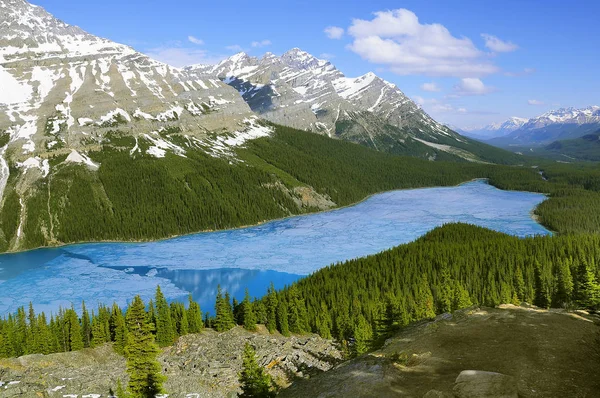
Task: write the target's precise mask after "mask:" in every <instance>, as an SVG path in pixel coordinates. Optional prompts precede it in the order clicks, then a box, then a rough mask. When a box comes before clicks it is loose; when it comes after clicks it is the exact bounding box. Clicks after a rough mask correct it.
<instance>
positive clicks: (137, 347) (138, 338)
mask: <svg viewBox="0 0 600 398" xmlns="http://www.w3.org/2000/svg"><path fill="white" fill-rule="evenodd" d="M126 324H127V345H126V346H125V358H126V359H127V374H128V375H129V384H128V386H127V390H128V392H129V393H130V394H131V395H132V397H133V398H154V397H155V396H156V395H157V394H160V393H162V392H163V388H162V384H163V382H164V381H165V379H166V378H165V377H164V376H163V375H162V374H161V373H160V364H159V363H158V361H157V356H158V353H159V349H158V346H157V344H156V343H155V341H154V335H153V333H152V332H153V327H152V325H151V324H150V323H149V322H148V314H147V313H146V306H145V305H144V302H143V301H142V299H141V298H140V296H136V297H135V298H134V299H133V302H132V303H131V305H130V306H129V308H128V309H127V315H126Z"/></svg>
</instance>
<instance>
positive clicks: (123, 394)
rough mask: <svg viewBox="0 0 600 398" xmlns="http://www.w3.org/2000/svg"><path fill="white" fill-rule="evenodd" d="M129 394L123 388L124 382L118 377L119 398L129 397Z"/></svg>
mask: <svg viewBox="0 0 600 398" xmlns="http://www.w3.org/2000/svg"><path fill="white" fill-rule="evenodd" d="M127 397H128V394H127V392H126V391H125V389H124V388H123V383H121V379H117V398H127Z"/></svg>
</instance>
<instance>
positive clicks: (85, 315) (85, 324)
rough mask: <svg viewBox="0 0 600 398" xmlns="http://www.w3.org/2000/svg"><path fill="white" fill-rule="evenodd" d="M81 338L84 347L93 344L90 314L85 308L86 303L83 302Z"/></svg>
mask: <svg viewBox="0 0 600 398" xmlns="http://www.w3.org/2000/svg"><path fill="white" fill-rule="evenodd" d="M81 336H82V340H83V346H84V347H86V348H87V347H90V346H91V344H92V325H91V323H90V314H89V312H88V310H87V308H86V307H85V301H82V302H81Z"/></svg>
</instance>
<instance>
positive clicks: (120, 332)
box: [110, 303, 127, 355]
mask: <svg viewBox="0 0 600 398" xmlns="http://www.w3.org/2000/svg"><path fill="white" fill-rule="evenodd" d="M110 325H111V326H110V327H111V334H112V336H111V338H112V341H114V344H113V349H114V350H115V352H116V353H117V354H120V355H125V346H126V345H127V325H126V324H125V317H124V316H123V312H122V311H121V308H119V306H118V305H117V304H116V303H114V304H113V306H112V313H111V316H110Z"/></svg>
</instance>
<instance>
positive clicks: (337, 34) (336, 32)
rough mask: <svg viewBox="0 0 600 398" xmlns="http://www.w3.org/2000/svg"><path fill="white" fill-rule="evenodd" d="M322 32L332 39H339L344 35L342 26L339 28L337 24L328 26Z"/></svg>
mask: <svg viewBox="0 0 600 398" xmlns="http://www.w3.org/2000/svg"><path fill="white" fill-rule="evenodd" d="M324 32H325V34H326V35H327V37H329V38H330V39H334V40H339V39H341V38H342V36H344V28H340V27H339V26H328V27H326V28H325V30H324Z"/></svg>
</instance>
